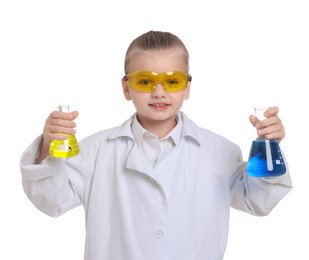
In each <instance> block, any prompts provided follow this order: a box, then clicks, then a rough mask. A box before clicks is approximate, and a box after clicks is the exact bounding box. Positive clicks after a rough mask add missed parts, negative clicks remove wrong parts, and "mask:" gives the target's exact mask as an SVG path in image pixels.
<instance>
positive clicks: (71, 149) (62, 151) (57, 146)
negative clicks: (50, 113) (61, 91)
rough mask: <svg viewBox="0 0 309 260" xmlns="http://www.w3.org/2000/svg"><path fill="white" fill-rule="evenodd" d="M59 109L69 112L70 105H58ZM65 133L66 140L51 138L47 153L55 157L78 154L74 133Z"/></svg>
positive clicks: (68, 156) (67, 156)
mask: <svg viewBox="0 0 309 260" xmlns="http://www.w3.org/2000/svg"><path fill="white" fill-rule="evenodd" d="M58 109H59V111H61V112H66V113H70V106H67V105H60V106H58ZM62 135H66V136H67V139H66V140H53V141H52V142H51V143H50V146H49V154H50V155H52V156H54V157H57V158H70V157H73V156H76V155H78V154H79V146H78V142H77V140H76V138H75V135H69V134H62Z"/></svg>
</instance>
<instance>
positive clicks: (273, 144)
mask: <svg viewBox="0 0 309 260" xmlns="http://www.w3.org/2000/svg"><path fill="white" fill-rule="evenodd" d="M268 142H269V146H270V152H271V162H269V161H268V162H267V159H268V158H267V156H269V155H267V147H266V141H265V140H255V141H253V142H252V145H251V150H250V155H249V160H248V163H247V173H248V175H249V176H252V177H264V178H271V177H277V176H280V175H283V174H284V173H285V172H286V167H285V163H284V161H283V157H282V154H281V150H280V147H279V144H278V142H277V141H276V140H269V141H268ZM268 160H269V159H268ZM269 163H271V167H269Z"/></svg>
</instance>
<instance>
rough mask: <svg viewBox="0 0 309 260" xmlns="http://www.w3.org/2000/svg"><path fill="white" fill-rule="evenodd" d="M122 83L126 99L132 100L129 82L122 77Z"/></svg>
mask: <svg viewBox="0 0 309 260" xmlns="http://www.w3.org/2000/svg"><path fill="white" fill-rule="evenodd" d="M121 83H122V90H123V94H124V97H125V98H126V100H131V95H130V91H129V86H128V84H127V82H126V81H125V80H124V79H122V80H121Z"/></svg>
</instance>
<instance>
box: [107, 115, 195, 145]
mask: <svg viewBox="0 0 309 260" xmlns="http://www.w3.org/2000/svg"><path fill="white" fill-rule="evenodd" d="M134 116H135V114H134V115H132V116H131V117H130V118H129V119H128V120H126V121H125V122H124V123H123V124H121V125H120V126H118V127H115V128H114V129H113V130H112V131H111V133H110V135H109V139H116V138H121V137H128V138H130V139H132V141H134V136H133V133H132V130H131V124H132V122H133V119H134ZM179 116H180V117H181V118H182V123H183V125H182V134H181V137H182V138H190V139H192V140H194V141H195V142H196V143H197V144H198V145H200V143H201V136H200V128H199V126H197V125H196V124H195V123H194V122H193V121H192V120H191V119H189V118H188V117H187V116H186V115H185V114H184V113H183V112H181V111H180V112H179Z"/></svg>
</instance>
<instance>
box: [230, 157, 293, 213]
mask: <svg viewBox="0 0 309 260" xmlns="http://www.w3.org/2000/svg"><path fill="white" fill-rule="evenodd" d="M285 162H286V160H285ZM286 168H287V171H286V173H285V174H284V175H282V176H278V177H274V178H269V179H266V178H256V177H250V176H248V174H247V172H246V163H243V164H242V165H241V166H240V167H239V168H238V170H237V171H236V172H235V173H234V174H233V176H232V178H231V183H230V185H231V206H232V207H233V208H235V209H237V210H241V211H245V212H247V213H249V214H252V215H256V216H265V215H268V214H269V213H270V212H271V211H272V210H273V208H274V207H275V206H276V205H277V204H278V203H279V201H280V200H281V199H282V198H283V197H285V195H286V194H287V193H289V192H290V191H291V189H292V181H291V177H290V172H289V168H288V166H287V164H286Z"/></svg>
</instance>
